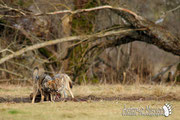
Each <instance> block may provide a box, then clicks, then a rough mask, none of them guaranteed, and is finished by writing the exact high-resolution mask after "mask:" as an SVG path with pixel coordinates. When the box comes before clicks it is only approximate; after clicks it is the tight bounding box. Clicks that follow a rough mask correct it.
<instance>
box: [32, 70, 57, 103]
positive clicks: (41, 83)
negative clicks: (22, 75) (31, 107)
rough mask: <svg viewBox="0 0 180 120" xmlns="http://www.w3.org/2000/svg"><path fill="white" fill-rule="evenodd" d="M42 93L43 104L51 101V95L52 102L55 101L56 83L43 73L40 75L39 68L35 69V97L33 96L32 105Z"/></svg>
mask: <svg viewBox="0 0 180 120" xmlns="http://www.w3.org/2000/svg"><path fill="white" fill-rule="evenodd" d="M39 91H40V94H41V102H43V101H44V98H45V97H46V100H49V94H50V96H51V101H52V102H53V101H54V99H53V98H54V95H55V93H56V91H57V87H56V83H55V81H54V80H53V79H52V78H51V77H50V76H49V75H47V74H45V73H41V74H39V68H38V67H35V68H34V70H33V95H32V103H34V101H35V98H36V95H37V94H38V92H39Z"/></svg>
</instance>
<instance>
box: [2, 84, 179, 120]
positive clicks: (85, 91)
mask: <svg viewBox="0 0 180 120" xmlns="http://www.w3.org/2000/svg"><path fill="white" fill-rule="evenodd" d="M72 91H73V93H74V95H75V99H74V100H72V99H67V101H58V102H54V103H51V102H43V103H35V104H31V103H30V102H31V101H30V99H29V94H30V93H31V92H32V87H31V86H17V85H7V84H3V85H0V120H23V119H26V120H42V119H43V120H56V119H78V120H81V119H82V120H84V119H93V120H94V119H95V120H96V119H98V120H99V119H103V120H106V119H107V120H109V119H113V120H114V119H117V120H119V119H125V120H131V119H133V120H146V119H148V120H163V119H167V120H179V114H180V95H179V92H180V87H179V86H166V85H133V86H132V85H131V86H130V85H129V86H128V85H82V86H75V87H74V88H73V90H72ZM165 103H170V104H172V106H173V110H172V115H170V116H168V117H164V116H140V115H138V116H123V115H122V114H123V110H124V106H126V108H132V107H133V108H146V106H150V107H151V108H154V109H156V108H157V109H158V108H162V106H163V105H164V104H165Z"/></svg>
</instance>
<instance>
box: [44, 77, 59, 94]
mask: <svg viewBox="0 0 180 120" xmlns="http://www.w3.org/2000/svg"><path fill="white" fill-rule="evenodd" d="M46 89H47V90H48V92H57V90H58V89H57V85H56V82H55V80H50V81H48V82H47V83H46Z"/></svg>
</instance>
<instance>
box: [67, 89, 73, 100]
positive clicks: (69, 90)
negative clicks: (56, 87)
mask: <svg viewBox="0 0 180 120" xmlns="http://www.w3.org/2000/svg"><path fill="white" fill-rule="evenodd" d="M66 90H67V91H68V92H69V93H70V94H71V97H72V98H74V95H73V93H72V91H71V88H70V87H69V86H68V87H67V88H66Z"/></svg>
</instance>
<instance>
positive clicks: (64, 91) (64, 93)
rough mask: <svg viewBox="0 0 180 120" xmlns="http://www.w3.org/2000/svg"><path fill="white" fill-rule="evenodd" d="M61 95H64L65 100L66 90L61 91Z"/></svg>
mask: <svg viewBox="0 0 180 120" xmlns="http://www.w3.org/2000/svg"><path fill="white" fill-rule="evenodd" d="M63 95H64V98H67V93H66V90H63Z"/></svg>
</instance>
